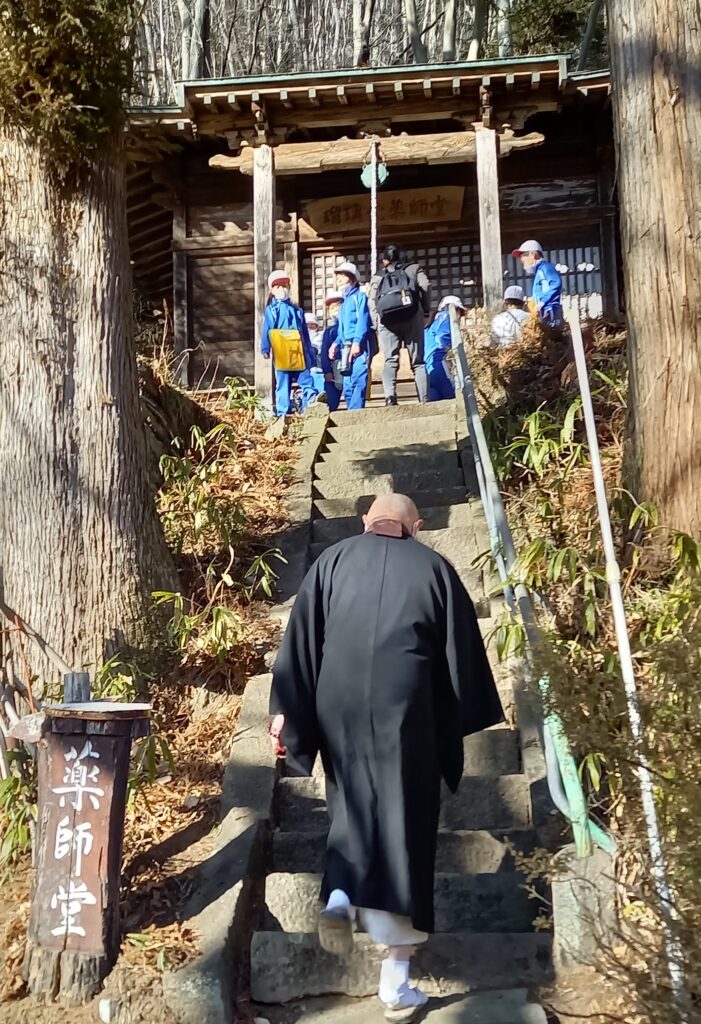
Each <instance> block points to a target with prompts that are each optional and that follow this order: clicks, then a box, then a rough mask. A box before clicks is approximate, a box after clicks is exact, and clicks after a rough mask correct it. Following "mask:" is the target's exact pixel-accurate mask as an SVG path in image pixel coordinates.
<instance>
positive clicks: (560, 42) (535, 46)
mask: <svg viewBox="0 0 701 1024" xmlns="http://www.w3.org/2000/svg"><path fill="white" fill-rule="evenodd" d="M591 4H592V0H558V2H557V3H553V4H542V3H539V2H538V0H514V3H513V5H512V7H511V27H512V33H513V40H514V52H515V53H517V54H522V55H525V54H529V53H533V54H535V53H538V54H540V53H575V54H576V53H578V52H579V48H580V45H581V42H582V37H583V35H584V31H585V29H586V25H587V18H588V16H589V10H590V8H591ZM607 59H608V55H607V43H606V23H605V20H604V16H602V17H600V19H599V24H598V27H597V31H596V34H595V37H594V43H593V46H592V51H591V56H590V60H589V61H588V63H589V65H590V66H591V67H601V68H603V67H607Z"/></svg>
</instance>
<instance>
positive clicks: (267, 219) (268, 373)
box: [253, 145, 275, 411]
mask: <svg viewBox="0 0 701 1024" xmlns="http://www.w3.org/2000/svg"><path fill="white" fill-rule="evenodd" d="M253 267H254V289H255V321H254V337H253V345H254V351H255V361H254V381H255V389H256V394H257V395H258V397H259V398H260V399H261V401H262V403H263V406H264V407H265V408H266V409H267V410H268V411H272V408H273V365H272V359H264V358H263V356H262V355H261V352H260V343H259V340H258V334H259V331H260V329H261V324H262V323H263V315H264V313H265V306H266V303H267V301H268V274H269V273H270V271H271V270H274V269H275V161H274V158H273V151H272V149H271V147H270V146H267V145H264V146H256V147H255V149H254V150H253Z"/></svg>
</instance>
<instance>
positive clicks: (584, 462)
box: [477, 330, 701, 1024]
mask: <svg viewBox="0 0 701 1024" xmlns="http://www.w3.org/2000/svg"><path fill="white" fill-rule="evenodd" d="M614 342H615V336H614V337H608V336H607V332H606V331H605V330H603V331H601V332H600V333H597V334H595V335H594V336H593V337H591V339H590V342H589V345H588V352H587V360H588V363H589V366H590V379H591V381H592V384H593V385H595V391H594V404H595V410H596V420H597V430H598V433H599V440H600V444H601V447H602V458H603V465H604V472H605V476H606V483H607V490H608V494H609V504H610V510H611V520H612V527H613V532H614V539H615V543H616V547H617V558H618V562H619V565H620V567H621V572H622V589H623V594H624V601H625V607H626V615H627V621H628V627H629V633H630V640H631V650H632V653H633V660H634V668H635V676H636V681H637V685H638V691H639V695H640V711H641V716H642V721H643V727H644V752H645V755H646V757H647V759H648V762H649V764H650V767H651V770H652V773H653V778H654V781H655V800H656V804H657V809H658V815H659V819H660V826H661V832H662V840H663V845H664V849H665V855H666V859H667V865H668V870H669V877H670V882H671V883H672V886H673V890H674V892H675V895H676V900H677V909H678V911H679V916H680V922H679V928H680V931H681V936H682V940H683V943H684V947H685V953H686V954H687V956H688V958H689V963H690V966H689V974H690V976H691V975H693V976H696V975H697V974H698V973H699V971H700V970H701V957H699V956H698V954H697V953H696V948H697V942H696V938H697V935H698V930H699V927H700V926H701V787H699V785H698V778H699V775H700V774H701V545H700V544H699V543H698V542H697V541H696V540H695V539H693V538H692V537H689V536H688V535H686V534H681V533H679V532H676V531H672V530H669V529H665V527H664V525H662V524H660V522H659V516H658V512H657V509H656V508H655V507H654V505H652V504H651V503H650V502H647V501H641V502H637V501H636V500H635V498H634V497H633V495H631V494H630V492H629V491H628V490H626V489H625V488H624V487H621V486H620V482H619V477H620V475H621V472H622V454H623V443H622V442H623V431H624V423H625V412H626V404H627V392H626V376H625V374H626V370H625V352H624V351H623V349H622V347H617V346H616V344H614ZM492 358H494V357H492ZM496 358H497V359H498V357H496ZM510 358H511V360H512V363H511V364H510V365H509V367H507V369H508V370H509V371H510V373H511V376H510V377H509V375H508V374H504V373H503V374H502V377H501V379H500V382H499V383H500V384H501V385H502V387H501V391H499V390H498V389H496V388H495V393H496V397H494V398H493V397H492V396H490V400H491V401H492V403H493V404H492V408H491V409H490V411H489V414H488V415H487V417H486V421H487V425H488V430H489V437H490V443H491V446H492V451H493V452H494V455H495V465H496V466H497V467H498V472H499V475H500V482H501V486H502V490H503V492H504V493H505V496H506V504H507V515H508V517H509V520H510V523H511V526H512V529H513V531H514V536H515V544H516V549H517V551H519V557H518V559H517V562H516V565H515V566H514V567H513V571H512V583H516V582H524V583H526V584H527V585H529V586H530V587H531V588H534V589H536V590H538V591H539V594H540V596H541V599H542V607H543V609H544V611H543V614H542V615H541V627H542V628H541V643H540V646H539V647H538V649H537V650H536V651H535V652H534V663H535V665H536V667H537V671H538V674H539V675H543V676H547V678H548V679H549V681H550V685H549V687H548V691H547V694H546V696H545V703H546V711H548V712H551V713H553V714H557V715H558V716H559V717H560V719H561V721H562V722H563V725H564V729H565V733H566V735H567V737H568V739H569V741H570V744H571V746H572V749H573V752H574V754H575V756H576V757H577V759H578V762H579V771H580V778H581V779H582V782H583V785H584V787H585V791H586V792H587V793H588V796H589V799H590V802H591V804H592V805H594V806H595V807H596V809H597V811H598V813H599V814H600V815H601V816H603V817H604V819H605V820H606V823H607V824H608V826H609V827H610V828H611V829H613V830H614V832H615V833H616V836H617V840H618V842H619V846H620V850H621V854H620V857H619V863H620V865H624V866H625V868H624V870H625V884H624V886H623V887H622V891H623V892H625V907H624V914H625V916H627V917H630V918H633V919H635V920H636V921H637V922H639V923H640V922H643V921H644V922H645V923H646V926H647V927H648V928H650V929H651V933H650V934H651V938H650V941H649V943H648V942H647V938H646V936H645V935H644V934H642V933H636V935H635V938H634V940H633V941H634V943H635V949H634V951H633V955H632V957H628V958H624V961H625V964H626V968H625V971H626V974H627V977H626V984H628V985H629V984H630V982H631V978H632V979H633V987H634V989H635V991H636V997H637V998H638V1000H639V1001H640V1004H641V1005H644V1013H643V1017H638V1016H636V1018H635V1019H643V1018H644V1019H645V1020H649V1021H651V1022H654V1024H661V1022H663V1021H666V1020H668V1019H669V1017H670V1007H669V999H668V993H667V992H665V991H662V988H661V987H660V986H659V985H655V984H654V982H653V983H651V982H650V979H651V978H653V979H654V978H656V977H659V976H660V971H664V970H665V968H664V965H663V964H662V963H661V957H660V951H661V946H660V943H659V924H658V923H659V915H660V907H659V905H658V904H657V903H656V898H655V892H654V886H653V884H652V873H651V869H650V865H649V862H648V851H647V844H646V842H645V825H644V821H643V815H642V807H641V801H640V786H639V778H638V765H639V754H640V752H639V750H638V749H637V748H636V746H635V744H634V742H633V738H632V735H631V730H630V724H629V720H628V713H627V707H626V697H625V690H624V686H623V682H622V679H621V672H620V664H619V658H618V649H617V644H616V637H615V633H614V629H613V621H612V615H611V608H610V604H609V599H608V590H607V586H606V582H605V564H604V556H603V551H602V546H601V540H600V528H599V524H598V518H597V515H596V507H595V500H594V493H593V486H592V478H591V469H590V466H589V465H588V453H587V446H586V440H585V436H584V433H583V424H582V422H581V410H580V406H579V401H578V398H577V396H576V388H575V387H573V386H569V385H568V384H567V383H564V384H563V378H564V380H565V381H566V380H567V379H568V377H567V375H563V374H562V363H559V364H558V361H557V358H554V359H553V360H552V363H551V364H549V362H548V360H549V359H550V356H549V354H546V355H544V354H543V350H542V349H537V348H535V347H534V349H533V350H532V351H531V352H530V353H528V352H525V353H523V355H522V356H519V354H518V353H517V354H516V355H515V356H511V357H510ZM514 359H516V360H518V359H520V360H521V364H520V365H519V366H518V367H517V370H518V373H514V372H513V370H514V367H513V360H514ZM550 365H551V366H552V367H554V368H555V369H554V371H553V372H552V373H550V371H549V366H550ZM499 370H501V366H500V365H499V364H497V371H499ZM489 372H491V370H490V367H489V366H486V367H484V368H483V372H482V375H481V377H480V375H478V377H477V379H478V384H480V383H481V384H482V389H483V390H482V393H483V394H484V392H485V391H486V390H487V389H488V385H490V380H489V379H488V375H489ZM555 374H556V377H555ZM553 378H555V379H554V380H553ZM493 379H494V378H493V377H492V379H491V380H492V383H493ZM514 379H518V380H519V382H520V381H527V380H529V379H530V380H537V381H538V383H539V387H538V388H534V394H533V399H532V402H531V404H530V407H529V396H528V391H527V388H524V387H520V388H519V390H518V392H517V394H516V396H515V400H514V398H513V397H512V395H511V394H510V393H509V385H510V382H511V381H513V380H514ZM569 379H570V380H572V379H573V378H572V377H569ZM504 381H505V382H506V383H505V384H504ZM544 394H547V395H548V397H547V398H545V400H544ZM495 634H496V640H497V647H498V650H499V653H500V656H506V655H508V654H511V653H519V652H520V651H521V649H522V646H523V629H522V626H521V624H520V623H519V622H518V621H517V622H513V621H511V619H510V617H509V616H508V615H506V616H505V617H504V619H503V620H502V622H501V623H499V625H498V626H497V629H496V630H495ZM533 870H535V871H536V873H541V872H543V870H544V868H543V864H542V863H541V864H538V865H536V867H535V868H534V869H533ZM621 870H623V868H621ZM619 879H620V876H619ZM626 941H628V940H627V939H626V938H625V937H622V938H621V944H625V942H626ZM633 962H635V963H636V964H639V965H640V969H639V970H638V969H637V967H632V966H631V964H632V963H633ZM607 966H608V968H609V970H611V971H612V972H613V973H612V977H617V975H616V974H615V971H617V970H618V969H619V966H620V963H619V964H616V965H613V966H612V964H611V962H610V961H609V962H608V963H607Z"/></svg>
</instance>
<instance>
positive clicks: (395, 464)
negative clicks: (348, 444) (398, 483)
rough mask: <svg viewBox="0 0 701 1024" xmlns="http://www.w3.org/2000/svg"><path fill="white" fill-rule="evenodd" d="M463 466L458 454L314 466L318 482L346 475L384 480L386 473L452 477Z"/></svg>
mask: <svg viewBox="0 0 701 1024" xmlns="http://www.w3.org/2000/svg"><path fill="white" fill-rule="evenodd" d="M459 469H460V463H459V462H458V456H457V452H454V451H453V452H445V451H443V452H435V453H432V452H428V453H424V454H421V455H415V454H412V453H410V452H409V453H406V454H405V453H404V452H402V453H400V454H399V455H392V454H391V453H390V454H389V455H384V454H380V455H378V456H377V458H370V457H367V458H366V457H365V456H363V457H362V458H359V459H348V460H346V461H340V460H338V459H334V460H332V461H330V462H317V463H316V464H315V466H314V479H315V480H330V479H334V478H336V477H338V475H339V473H342V474H343V477H344V479H346V480H348V479H352V478H353V477H358V478H361V479H364V480H367V479H371V478H372V477H373V476H375V475H376V474H380V475H382V476H384V475H385V474H386V473H390V474H391V475H392V476H403V475H405V474H406V473H412V474H413V475H416V476H417V477H418V475H419V474H421V477H422V478H423V476H424V475H426V474H428V473H435V472H438V471H442V472H443V471H444V472H446V473H450V472H451V471H455V470H459Z"/></svg>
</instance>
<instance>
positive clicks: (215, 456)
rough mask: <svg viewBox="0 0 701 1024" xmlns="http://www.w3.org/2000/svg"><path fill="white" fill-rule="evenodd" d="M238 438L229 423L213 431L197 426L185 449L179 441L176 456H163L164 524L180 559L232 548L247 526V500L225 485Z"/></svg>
mask: <svg viewBox="0 0 701 1024" xmlns="http://www.w3.org/2000/svg"><path fill="white" fill-rule="evenodd" d="M235 446H236V438H235V436H234V431H233V428H232V427H230V426H229V425H228V424H227V423H218V424H217V426H216V427H213V428H212V429H211V430H209V431H208V432H207V433H205V432H204V431H202V430H201V429H200V428H199V427H197V426H195V427H193V428H192V430H191V434H190V444H189V446H188V449H187V450H185V447H184V445H183V442H182V441H181V440H180V438H175V440H174V441H173V447H174V448H175V450H176V454H175V455H163V456H161V473H162V474H163V484H164V486H163V489H162V492H161V521H162V523H163V528H164V531H165V535H166V540H167V541H168V544H169V545H170V547H171V548H173V549H174V550H175V552H176V553H177V554H178V555H182V554H183V553H186V554H189V553H192V552H197V553H201V552H202V551H203V550H207V549H209V550H214V551H219V550H221V549H226V548H228V547H229V546H230V544H231V542H232V540H233V539H234V537H235V536H236V534H237V533H239V532H240V530H241V529H242V527H243V526H244V524H245V522H246V517H245V515H244V512H243V509H242V506H241V502H240V501H239V500H238V499H236V498H233V497H231V495H230V494H229V493H228V492H227V489H226V487H225V486H224V483H225V478H226V472H227V463H228V460H229V459H230V458H231V456H232V454H233V453H234V452H235Z"/></svg>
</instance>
